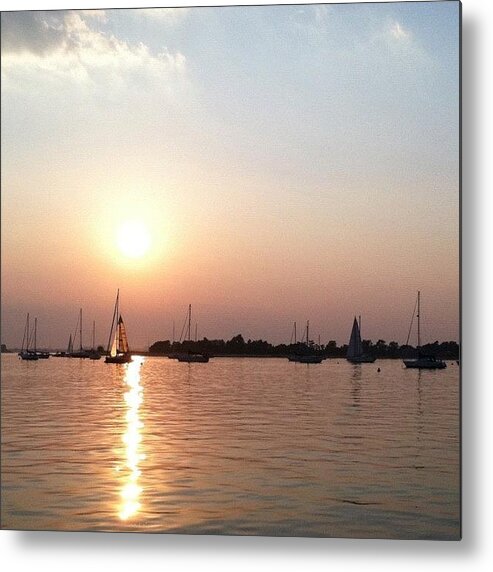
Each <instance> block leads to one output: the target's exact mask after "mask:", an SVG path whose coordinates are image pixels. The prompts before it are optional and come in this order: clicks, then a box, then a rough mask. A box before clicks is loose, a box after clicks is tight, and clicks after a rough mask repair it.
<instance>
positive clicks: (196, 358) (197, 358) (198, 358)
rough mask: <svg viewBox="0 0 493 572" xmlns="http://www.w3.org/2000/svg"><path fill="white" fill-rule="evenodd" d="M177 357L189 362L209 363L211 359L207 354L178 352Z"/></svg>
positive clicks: (179, 359)
mask: <svg viewBox="0 0 493 572" xmlns="http://www.w3.org/2000/svg"><path fill="white" fill-rule="evenodd" d="M175 359H177V360H178V361H185V362H189V363H207V362H208V361H209V356H207V355H205V354H195V353H186V354H177V357H176V358H175Z"/></svg>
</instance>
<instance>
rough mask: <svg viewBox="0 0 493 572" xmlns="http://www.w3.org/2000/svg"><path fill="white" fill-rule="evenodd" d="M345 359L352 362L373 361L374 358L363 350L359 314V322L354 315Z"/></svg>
mask: <svg viewBox="0 0 493 572" xmlns="http://www.w3.org/2000/svg"><path fill="white" fill-rule="evenodd" d="M346 359H347V361H349V362H351V363H354V364H358V363H373V362H374V361H375V360H376V358H375V357H374V356H370V355H367V354H365V353H364V352H363V344H362V343H361V316H360V317H359V323H358V321H357V320H356V316H355V317H354V321H353V328H352V330H351V336H350V338H349V344H348V348H347V354H346Z"/></svg>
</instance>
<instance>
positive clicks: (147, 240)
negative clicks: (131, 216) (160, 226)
mask: <svg viewBox="0 0 493 572" xmlns="http://www.w3.org/2000/svg"><path fill="white" fill-rule="evenodd" d="M117 244H118V248H119V249H120V251H121V252H122V254H124V255H125V256H127V257H128V258H141V257H142V256H144V255H145V254H146V253H147V251H148V250H149V248H150V246H151V235H150V233H149V230H148V228H147V227H146V225H145V224H144V223H143V222H141V221H136V220H129V221H126V222H124V223H122V224H121V225H120V227H119V229H118V234H117Z"/></svg>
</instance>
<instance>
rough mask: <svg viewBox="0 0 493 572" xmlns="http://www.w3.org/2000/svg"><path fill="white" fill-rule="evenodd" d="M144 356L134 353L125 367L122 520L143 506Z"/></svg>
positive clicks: (120, 514)
mask: <svg viewBox="0 0 493 572" xmlns="http://www.w3.org/2000/svg"><path fill="white" fill-rule="evenodd" d="M143 362H144V358H143V357H141V356H134V358H133V361H132V362H130V363H129V364H128V365H127V366H126V371H125V383H126V384H127V387H128V391H127V392H126V393H125V395H124V397H125V405H126V407H127V412H126V422H127V429H126V432H125V434H124V435H123V437H122V440H123V443H124V445H125V464H124V470H125V472H126V475H125V479H124V485H123V487H122V489H121V491H120V497H121V504H120V512H119V516H120V519H121V520H128V519H129V518H130V517H132V516H135V515H136V514H137V513H138V512H139V509H140V506H141V505H140V502H139V497H140V493H141V492H142V488H141V487H140V486H139V476H140V470H139V462H140V461H141V460H142V459H144V458H145V455H144V454H142V453H141V447H140V443H141V440H142V436H141V429H142V428H143V427H144V424H143V423H142V422H141V420H140V417H139V409H140V406H141V404H142V401H143V390H142V386H141V384H140V368H141V366H142V363H143Z"/></svg>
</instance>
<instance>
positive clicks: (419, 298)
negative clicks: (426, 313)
mask: <svg viewBox="0 0 493 572" xmlns="http://www.w3.org/2000/svg"><path fill="white" fill-rule="evenodd" d="M420 318H421V292H420V291H419V290H418V348H420V347H421V319H420Z"/></svg>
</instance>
